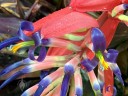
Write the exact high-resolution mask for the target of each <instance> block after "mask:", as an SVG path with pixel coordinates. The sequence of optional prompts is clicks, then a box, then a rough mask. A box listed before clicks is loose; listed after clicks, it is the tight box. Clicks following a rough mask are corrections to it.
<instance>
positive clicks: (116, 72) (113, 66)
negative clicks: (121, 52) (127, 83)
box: [109, 63, 124, 85]
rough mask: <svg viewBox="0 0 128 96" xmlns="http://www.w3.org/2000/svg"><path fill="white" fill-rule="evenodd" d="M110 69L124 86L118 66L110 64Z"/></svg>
mask: <svg viewBox="0 0 128 96" xmlns="http://www.w3.org/2000/svg"><path fill="white" fill-rule="evenodd" d="M109 67H110V68H111V70H112V71H113V73H114V74H115V75H116V77H117V78H118V79H119V81H120V82H121V83H122V85H124V81H123V79H122V77H121V71H120V69H119V67H118V65H117V64H113V63H109Z"/></svg>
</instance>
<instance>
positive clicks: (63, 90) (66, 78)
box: [60, 73, 72, 96]
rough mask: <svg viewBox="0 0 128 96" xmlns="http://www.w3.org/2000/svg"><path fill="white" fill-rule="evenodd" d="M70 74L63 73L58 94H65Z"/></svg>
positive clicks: (62, 95)
mask: <svg viewBox="0 0 128 96" xmlns="http://www.w3.org/2000/svg"><path fill="white" fill-rule="evenodd" d="M71 76H72V75H71V74H68V73H67V74H65V75H64V78H63V81H62V85H61V95H60V96H67V92H68V87H69V82H70V78H71Z"/></svg>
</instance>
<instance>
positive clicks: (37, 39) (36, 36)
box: [32, 32, 42, 46]
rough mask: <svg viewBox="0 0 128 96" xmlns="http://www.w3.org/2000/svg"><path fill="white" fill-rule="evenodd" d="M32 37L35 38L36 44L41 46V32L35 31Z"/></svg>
mask: <svg viewBox="0 0 128 96" xmlns="http://www.w3.org/2000/svg"><path fill="white" fill-rule="evenodd" d="M32 38H33V39H34V42H35V46H39V45H41V44H42V42H41V36H40V33H39V32H35V33H34V34H33V35H32Z"/></svg>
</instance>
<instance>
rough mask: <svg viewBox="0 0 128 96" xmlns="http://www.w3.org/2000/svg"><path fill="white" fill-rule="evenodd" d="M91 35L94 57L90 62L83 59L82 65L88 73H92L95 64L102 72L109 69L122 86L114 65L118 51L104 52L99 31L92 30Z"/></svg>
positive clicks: (102, 39) (103, 40)
mask: <svg viewBox="0 0 128 96" xmlns="http://www.w3.org/2000/svg"><path fill="white" fill-rule="evenodd" d="M91 34H92V35H91V39H92V44H93V51H94V53H95V57H94V58H93V59H92V60H90V59H84V60H83V61H82V65H83V66H85V67H86V70H87V71H88V72H90V71H92V70H93V69H94V68H95V67H96V66H97V64H99V67H100V69H101V70H102V71H104V70H108V68H110V69H111V70H112V71H113V72H114V74H115V75H116V77H117V78H118V79H119V80H120V82H121V83H122V84H123V85H124V83H123V79H122V77H121V72H120V69H119V67H118V65H117V64H116V58H117V55H118V51H116V50H113V49H109V50H108V51H106V40H105V37H104V34H103V33H102V32H101V30H100V29H98V28H93V29H92V32H91ZM102 87H103V86H102Z"/></svg>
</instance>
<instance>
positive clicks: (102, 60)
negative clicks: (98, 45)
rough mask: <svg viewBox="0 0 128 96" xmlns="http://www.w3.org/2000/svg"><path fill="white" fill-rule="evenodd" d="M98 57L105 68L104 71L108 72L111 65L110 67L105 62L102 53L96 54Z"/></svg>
mask: <svg viewBox="0 0 128 96" xmlns="http://www.w3.org/2000/svg"><path fill="white" fill-rule="evenodd" d="M96 56H97V58H98V59H99V60H100V63H101V64H102V66H103V67H104V70H107V69H108V67H109V65H108V63H107V62H106V61H105V60H104V57H103V55H102V53H101V52H100V51H98V52H97V53H96Z"/></svg>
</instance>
